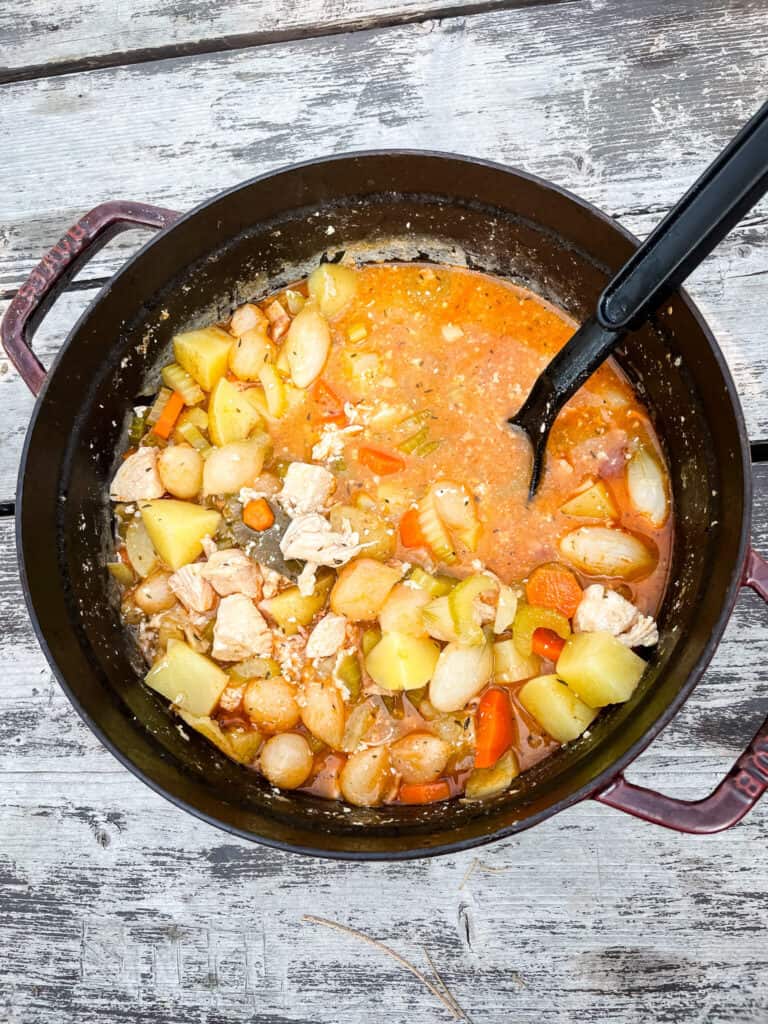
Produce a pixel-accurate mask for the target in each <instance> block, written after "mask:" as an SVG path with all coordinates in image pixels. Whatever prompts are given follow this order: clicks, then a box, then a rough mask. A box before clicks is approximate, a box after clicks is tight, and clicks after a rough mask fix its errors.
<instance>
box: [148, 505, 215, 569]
mask: <svg viewBox="0 0 768 1024" xmlns="http://www.w3.org/2000/svg"><path fill="white" fill-rule="evenodd" d="M141 518H142V521H143V523H144V526H145V527H146V530H147V533H148V534H149V537H150V540H151V541H152V543H153V544H154V546H155V550H156V551H157V553H158V554H159V555H160V557H161V558H162V559H163V560H164V561H165V562H166V563H167V564H168V565H169V566H170V567H171V568H172V569H180V568H181V567H182V565H186V564H187V563H188V562H194V560H195V559H196V558H197V557H198V555H199V554H200V552H201V551H202V550H203V537H205V536H213V534H214V533H216V530H217V529H218V526H219V523H220V522H221V516H220V515H219V513H218V512H215V511H213V510H212V509H208V508H202V507H201V506H200V505H194V504H192V502H189V501H176V500H175V499H174V498H158V499H157V500H155V501H146V502H142V504H141Z"/></svg>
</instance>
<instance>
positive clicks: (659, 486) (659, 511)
mask: <svg viewBox="0 0 768 1024" xmlns="http://www.w3.org/2000/svg"><path fill="white" fill-rule="evenodd" d="M627 490H628V491H629V497H630V500H631V502H632V505H633V506H634V508H635V510H636V511H637V512H639V513H640V514H641V515H643V516H645V518H646V519H647V520H648V521H649V522H650V523H651V525H652V526H656V527H660V526H663V525H664V523H665V522H666V520H667V516H668V515H669V502H668V500H667V485H666V478H665V474H664V471H663V470H662V468H661V466H660V465H659V463H658V461H657V459H656V458H655V457H654V456H653V455H652V454H651V453H650V452H649V451H648V449H647V448H638V449H637V451H636V452H635V454H634V455H633V456H632V458H631V459H630V460H629V462H628V463H627Z"/></svg>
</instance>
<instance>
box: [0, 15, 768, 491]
mask: <svg viewBox="0 0 768 1024" xmlns="http://www.w3.org/2000/svg"><path fill="white" fill-rule="evenodd" d="M766 28H768V11H767V10H766V8H765V7H764V5H762V3H760V2H759V0H738V2H735V3H732V2H725V0H719V2H713V3H710V4H707V5H700V4H698V3H694V2H692V0H671V2H670V3H669V4H667V5H665V6H664V8H663V11H661V10H660V8H659V5H658V3H657V2H656V0H642V2H641V3H638V4H635V5H633V7H632V13H631V14H629V13H628V8H627V7H626V6H624V5H604V4H603V3H599V2H597V0H595V2H593V3H588V4H581V5H578V6H571V5H568V4H566V5H559V6H555V7H550V6H543V7H528V8H524V9H515V10H510V11H503V12H495V13H494V14H489V15H477V16H475V17H468V18H457V19H449V20H445V21H442V22H439V23H437V22H436V23H430V24H420V25H407V26H402V27H399V28H394V29H388V30H381V31H375V30H374V31H368V32H359V33H355V34H350V35H340V36H336V37H334V38H333V39H309V40H304V41H297V42H292V43H285V44H282V45H278V46H265V47H258V48H256V49H246V50H240V51H235V52H231V53H223V54H215V55H206V56H198V57H189V58H184V59H177V60H169V61H164V62H160V63H156V64H150V65H143V66H141V67H139V66H137V67H129V68H117V69H110V70H104V71H95V72H91V73H88V74H79V75H78V74H74V75H67V76H64V77H60V78H54V79H50V80H43V81H35V82H26V83H19V84H15V85H8V86H5V87H4V88H3V94H2V96H3V111H4V115H5V116H4V118H3V119H2V122H0V139H2V141H3V144H4V145H3V152H4V171H3V174H4V176H5V180H7V182H8V183H9V184H10V185H11V186H12V187H8V188H6V189H3V190H0V288H2V289H5V291H6V293H7V294H12V292H13V290H14V289H15V288H16V287H18V285H19V284H20V282H21V281H22V280H23V279H24V277H25V275H26V274H28V273H29V272H30V270H31V269H32V267H33V266H34V264H35V263H36V262H37V260H38V259H39V258H40V256H41V254H42V252H43V251H44V250H45V249H46V248H48V247H49V246H50V245H51V244H52V242H53V241H55V240H56V239H57V238H58V237H59V236H60V234H61V233H62V231H63V230H64V228H65V227H66V226H68V225H69V224H70V223H72V222H74V220H75V219H76V218H77V216H78V215H79V214H80V213H82V212H83V211H84V210H86V209H88V208H89V207H90V206H92V205H94V204H95V203H97V202H99V201H102V200H104V199H107V198H113V197H114V196H116V195H119V196H123V197H129V198H141V199H146V200H149V201H154V202H158V203H160V204H163V205H168V206H172V207H177V208H180V209H185V208H188V207H190V206H192V205H193V204H194V203H196V202H198V201H199V200H201V199H202V198H204V197H206V196H209V195H211V194H213V193H215V192H216V191H217V190H219V189H221V188H224V187H227V186H229V185H232V184H234V183H236V182H237V181H240V180H242V179H244V178H247V177H249V176H251V175H253V174H254V173H256V172H259V171H263V170H268V169H269V168H274V167H277V166H280V165H283V164H286V163H289V162H291V161H294V160H299V159H305V158H307V157H311V156H313V155H317V154H321V153H330V152H338V151H342V150H349V149H355V148H365V147H374V146H415V147H423V148H438V149H445V150H455V151H459V152H466V153H471V154H474V155H477V156H482V157H490V158H493V159H497V160H501V161H504V162H507V163H510V164H512V165H518V166H521V167H523V168H525V169H526V170H529V171H534V172H536V173H539V174H541V175H543V176H545V177H548V178H550V179H552V180H554V181H556V182H558V183H560V184H562V185H565V186H567V187H569V188H571V189H573V190H574V191H576V192H578V193H580V194H582V195H584V196H585V197H586V198H588V199H590V200H592V201H594V202H596V203H597V204H598V205H600V206H601V207H603V208H604V209H606V210H608V211H609V212H612V213H613V214H614V215H615V216H616V217H617V218H618V219H619V220H620V221H621V222H622V223H624V224H626V225H627V227H629V228H630V229H631V230H633V231H635V232H638V233H640V234H644V233H645V232H647V231H648V230H649V229H650V228H651V227H652V226H653V224H654V223H655V222H656V221H657V220H658V219H659V218H660V217H661V216H662V215H663V213H664V211H665V209H666V208H667V207H668V206H669V204H670V203H671V202H673V201H674V199H675V198H676V197H677V196H678V195H679V194H680V193H681V192H682V191H683V189H684V188H685V187H687V185H688V184H689V183H690V182H691V181H692V180H693V178H694V177H695V176H696V174H697V173H698V172H699V171H700V170H701V169H702V168H703V167H704V166H705V164H706V162H707V161H708V160H709V159H710V158H711V157H712V155H713V154H714V153H715V152H716V151H717V149H718V148H719V147H720V146H722V144H723V143H724V142H725V141H726V139H727V138H728V136H729V135H730V134H731V133H732V132H734V131H735V130H736V128H737V127H738V125H739V124H740V123H741V121H742V120H743V119H744V118H745V117H746V116H747V114H748V113H749V112H750V111H751V110H752V109H753V108H755V107H756V106H757V105H758V103H759V101H760V100H761V99H762V94H761V82H762V81H763V80H764V73H765V71H766V68H767V67H768V63H767V62H768V57H766V53H765V49H764V47H763V45H762V43H761V42H760V40H761V39H762V38H764V34H765V29H766ZM522 40H524V41H525V45H524V47H523V44H522V42H521V41H522ZM725 55H727V58H726V56H725ZM734 67H736V68H738V74H734V72H733V68H734ZM150 94H151V98H152V99H151V103H150V104H148V103H147V97H148V96H149V95H150ZM489 97H493V101H492V102H489ZM144 238H146V235H145V234H139V233H133V234H131V235H124V236H121V238H120V239H119V240H116V241H115V242H113V243H112V245H110V246H109V247H108V248H107V249H105V250H104V251H103V252H102V253H100V254H99V255H98V256H97V258H96V260H95V261H94V262H93V263H91V264H90V265H89V267H88V268H87V271H86V273H87V274H88V276H89V277H90V278H91V279H93V278H97V279H100V278H103V277H104V276H105V275H108V274H110V273H111V272H112V271H113V270H114V269H115V268H116V267H117V266H119V265H120V263H121V262H122V261H123V260H124V259H125V257H126V255H127V254H128V252H130V251H132V249H133V248H135V245H136V244H137V241H138V240H142V241H143V240H144ZM766 273H768V206H767V205H766V204H765V203H764V204H762V206H760V207H759V208H758V209H757V210H756V211H754V212H753V213H752V214H751V215H750V216H749V217H748V218H747V220H745V222H744V223H743V224H742V225H741V226H740V227H739V228H738V229H737V231H735V232H734V233H733V235H732V236H731V237H730V238H729V239H727V240H726V241H725V242H724V243H723V245H722V246H721V247H720V249H719V250H718V251H717V253H716V254H715V255H713V256H712V257H711V258H710V259H709V260H708V261H707V262H706V264H705V265H704V267H702V268H701V269H700V270H699V271H698V272H697V273H696V275H694V277H693V279H692V281H691V286H690V287H691V292H692V293H693V295H694V297H695V298H696V299H697V301H699V303H700V305H701V307H702V310H703V312H704V313H705V315H706V316H707V318H708V319H709V321H710V323H711V325H712V327H713V329H714V330H715V332H716V334H717V336H718V338H719V340H720V342H721V345H722V347H723V349H724V351H725V353H726V355H727V357H728V360H729V363H730V365H731V367H732V369H733V372H734V374H735V376H736V379H737V383H738V386H739V390H740V393H741V395H742V398H743V402H744V405H745V411H746V416H747V423H748V429H749V432H750V435H751V436H752V438H753V439H755V440H764V439H766V438H768V406H766V403H765V400H764V396H765V394H766V393H768V351H767V350H766V344H765V340H764V339H765V333H764V330H763V320H764V308H765V298H764V291H765V288H764V282H765V279H766ZM78 298H82V296H80V297H76V298H75V299H73V300H72V302H73V305H77V302H78ZM56 315H57V318H58V316H60V315H61V314H58V313H57V314H56ZM63 328H64V318H63V316H62V319H61V320H58V319H56V321H55V322H54V323H52V325H51V326H50V327H49V328H48V330H49V335H50V336H51V337H54V336H58V337H61V336H62V334H63ZM43 344H44V345H45V342H43ZM12 380H13V378H12V377H9V378H8V391H9V392H10V391H11V390H12V388H11V386H10V382H11V381H12ZM12 401H13V402H14V403H16V404H14V405H12V409H13V412H14V416H13V417H12V420H11V424H10V426H9V427H7V428H3V429H4V430H9V431H11V432H13V433H15V434H16V435H17V443H16V446H15V448H6V447H5V446H3V448H2V453H3V457H2V459H0V500H7V499H8V497H9V495H10V493H11V489H10V486H9V482H10V479H11V478H12V476H13V475H14V473H15V466H14V461H15V456H16V453H17V452H18V437H19V436H20V434H21V432H22V429H21V424H22V423H23V418H24V417H23V416H22V415H16V411H17V408H18V410H19V413H21V412H23V411H25V410H26V411H28V409H29V403H28V400H27V399H26V398H25V397H24V396H23V395H19V396H18V398H14V399H13V400H12ZM6 458H7V459H8V461H9V463H10V466H9V467H5V468H3V467H4V465H5V460H6Z"/></svg>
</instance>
